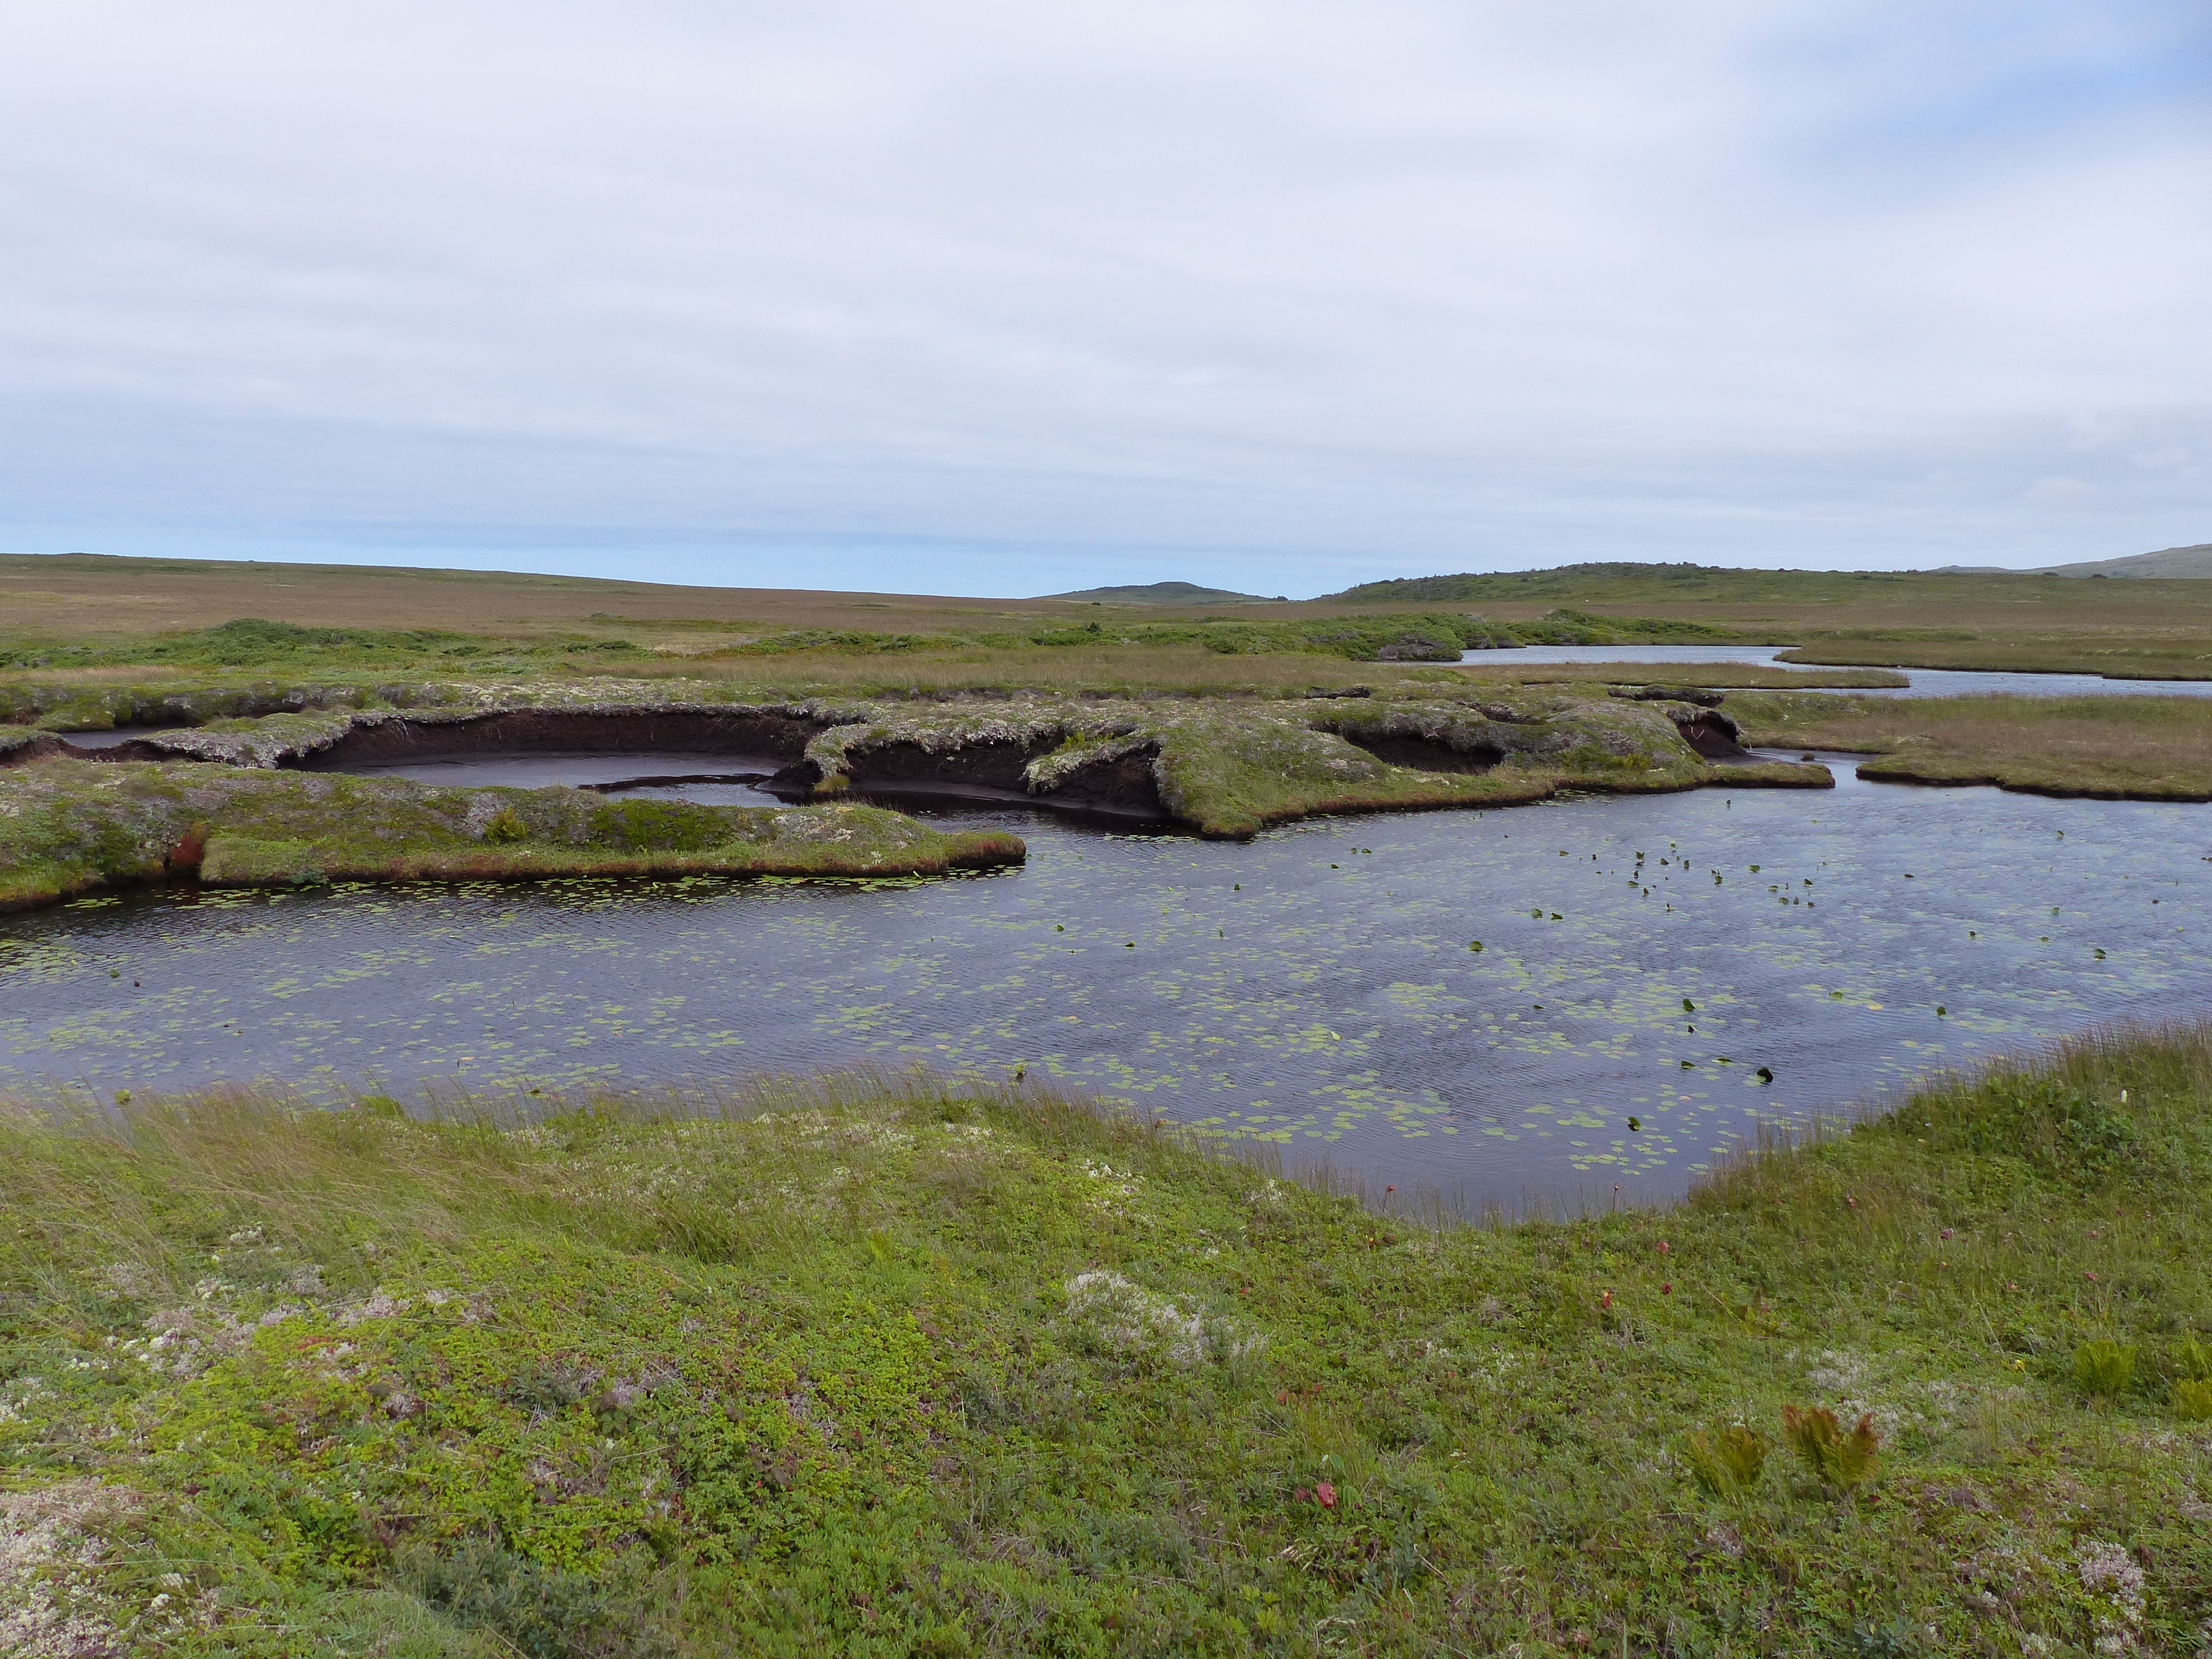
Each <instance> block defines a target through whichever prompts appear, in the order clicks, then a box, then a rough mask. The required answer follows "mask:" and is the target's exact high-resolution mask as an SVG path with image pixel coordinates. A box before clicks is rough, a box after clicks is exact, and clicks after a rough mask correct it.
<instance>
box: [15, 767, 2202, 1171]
mask: <svg viewBox="0 0 2212 1659" xmlns="http://www.w3.org/2000/svg"><path fill="white" fill-rule="evenodd" d="M1839 777H1840V779H1841V787H1838V789H1837V790H1835V791H1834V792H1832V793H1826V792H1823V793H1810V792H1796V791H1757V790H1738V791H1734V792H1729V791H1723V790H1707V791H1704V792H1700V793H1692V794H1685V795H1668V796H1659V797H1654V798H1648V799H1583V800H1571V801H1565V802H1561V803H1556V804H1553V805H1546V806H1539V807H1525V808H1520V809H1515V810H1509V811H1485V812H1439V813H1428V814H1419V815H1406V816H1397V817H1368V818H1360V819H1343V820H1334V821H1329V822H1324V823H1310V824H1305V825H1301V826H1298V827H1297V828H1293V829H1285V830H1282V831H1279V832H1275V833H1273V834H1270V835H1268V836H1263V837H1262V838H1261V840H1260V841H1258V842H1255V843H1254V844H1251V845H1246V846H1239V845H1233V844H1225V843H1216V842H1199V841H1194V840H1190V839H1187V838H1184V837H1181V836H1115V835H1109V834H1105V833H1102V832H1100V831H1099V830H1097V829H1093V828H1090V827H1086V826H1080V825H1072V824H1069V823H1065V822H1060V821H1055V820H1054V819H1051V818H1049V817H1044V816H1042V815H1018V816H1015V817H1012V823H1013V824H1014V827H1016V828H1018V829H1020V830H1021V832H1022V833H1023V834H1024V836H1027V837H1028V838H1029V842H1030V863H1029V865H1028V866H1027V867H1026V868H1025V869H1022V870H1018V871H1012V872H1003V873H995V874H990V875H979V876H973V877H968V878H957V879H949V880H936V881H916V882H905V881H894V882H867V883H859V882H841V883H807V882H778V881H763V882H737V881H729V880H723V879H690V880H677V881H665V882H605V881H571V882H562V883H552V884H544V885H540V886H506V885H496V884H477V885H469V886H461V887H441V886H422V887H413V888H378V887H368V886H358V887H340V888H337V889H326V890H319V891H311V892H301V893H287V894H264V893H221V894H216V893H209V894H204V895H201V894H195V893H193V892H191V891H188V890H160V891H150V892H144V893H139V894H134V895H129V896H112V897H102V898H97V899H91V900H87V901H82V902H77V903H75V904H71V905H68V906H65V907H63V908H57V909H53V910H49V911H43V912H37V913H33V914H31V915H22V916H16V917H12V918H0V1077H9V1076H12V1077H13V1078H14V1079H15V1080H16V1081H17V1082H19V1083H37V1084H44V1085H53V1084H61V1085H70V1084H71V1083H73V1082H82V1083H83V1084H85V1085H88V1086H91V1087H93V1088H95V1089H97V1090H98V1091H103V1092H105V1091H112V1090H113V1089H115V1088H118V1087H126V1086H127V1087H131V1088H133V1089H145V1088H148V1087H181V1086H187V1085H196V1084H202V1083H205V1082H209V1081H210V1080H215V1079H227V1078H257V1077H271V1078H280V1079H288V1080H292V1081H295V1082H305V1083H307V1084H308V1085H317V1086H325V1087H332V1086H335V1085H339V1084H342V1083H357V1082H360V1081H362V1080H365V1079H381V1080H383V1081H385V1082H386V1083H388V1084H390V1085H395V1086H398V1087H401V1088H403V1089H404V1088H405V1087H406V1086H408V1085H419V1084H421V1083H422V1082H424V1081H426V1080H429V1079H436V1080H441V1081H446V1082H450V1081H453V1080H454V1079H462V1080H465V1081H468V1082H471V1083H476V1084H484V1085H494V1084H504V1083H507V1082H509V1081H512V1080H518V1079H520V1080H528V1081H532V1082H535V1081H539V1080H561V1081H577V1080H583V1079H592V1078H602V1077H603V1078H610V1079H623V1080H629V1081H652V1080H655V1079H681V1078H684V1077H689V1076H698V1075H702V1074H706V1075H717V1076H722V1075H728V1074H732V1073H741V1072H744V1071H749V1070H755V1069H784V1068H798V1067H811V1066H817V1065H822V1064H838V1063H850V1062H866V1061H872V1062H878V1063H886V1064H890V1065H898V1064H902V1063H908V1062H912V1061H922V1062H926V1063H927V1064H929V1065H931V1066H936V1067H939V1068H943V1069H946V1070H962V1069H968V1070H975V1071H981V1072H985V1073H992V1074H994V1075H996V1074H1003V1073H1005V1072H1006V1070H1008V1069H1009V1068H1012V1067H1013V1066H1027V1067H1029V1068H1030V1071H1031V1073H1032V1075H1036V1074H1040V1073H1041V1074H1044V1075H1048V1076H1053V1077H1057V1078H1060V1079H1066V1080H1068V1081H1070V1082H1072V1083H1074V1084H1077V1085H1082V1086H1084V1087H1086V1088H1090V1089H1092V1090H1095V1091H1100V1092H1103V1093H1105V1094H1108V1095H1112V1096H1116V1097H1121V1098H1123V1099H1125V1100H1128V1101H1131V1102H1133V1103H1139V1104H1141V1105H1142V1106H1144V1107H1145V1108H1146V1109H1151V1110H1153V1111H1156V1112H1158V1113H1159V1114H1161V1115H1168V1116H1171V1117H1175V1118H1178V1119H1182V1120H1185V1121H1193V1122H1196V1123H1200V1124H1202V1125H1204V1126H1206V1127H1208V1128H1210V1129H1213V1130H1218V1131H1219V1132H1221V1133H1232V1134H1239V1135H1255V1136H1265V1137H1269V1138H1273V1139H1278V1140H1280V1141H1284V1142H1285V1143H1287V1145H1286V1146H1285V1151H1286V1152H1290V1153H1291V1155H1292V1156H1293V1157H1295V1156H1297V1155H1298V1154H1300V1153H1316V1152H1326V1154H1327V1155H1328V1157H1329V1158H1331V1159H1333V1160H1334V1162H1336V1163H1337V1164H1340V1165H1346V1166H1352V1167H1354V1168H1357V1169H1358V1170H1361V1171H1363V1172H1364V1173H1365V1174H1367V1175H1368V1176H1370V1178H1372V1179H1376V1180H1379V1181H1383V1182H1398V1183H1401V1184H1407V1183H1429V1184H1434V1185H1438V1186H1442V1187H1444V1188H1449V1189H1454V1190H1456V1191H1458V1192H1460V1193H1461V1194H1463V1195H1465V1196H1466V1197H1468V1199H1469V1200H1474V1201H1480V1200H1484V1199H1492V1198H1494V1199H1498V1200H1504V1201H1506V1202H1509V1203H1510V1202H1516V1201H1518V1200H1522V1198H1524V1197H1526V1196H1528V1195H1529V1194H1537V1193H1544V1194H1590V1193H1593V1192H1595V1193H1596V1194H1606V1193H1607V1191H1608V1189H1609V1188H1610V1187H1611V1185H1612V1184H1613V1183H1615V1182H1618V1183H1620V1185H1621V1187H1622V1188H1623V1189H1624V1192H1625V1193H1626V1194H1629V1195H1632V1196H1635V1197H1650V1196H1658V1195H1662V1194H1666V1193H1670V1192H1674V1191H1676V1190H1679V1189H1680V1188H1681V1187H1682V1186H1683V1185H1684V1184H1685V1183H1686V1182H1687V1181H1688V1180H1689V1179H1690V1178H1691V1176H1692V1174H1693V1173H1694V1171H1696V1170H1698V1169H1699V1167H1700V1166H1702V1165H1704V1164H1707V1163H1708V1162H1709V1161H1710V1160H1711V1158H1712V1157H1713V1156H1714V1154H1715V1152H1717V1151H1718V1150H1720V1149H1722V1148H1724V1147H1726V1146H1728V1145H1729V1143H1730V1141H1731V1139H1732V1137H1735V1136H1736V1135H1738V1134H1740V1133H1743V1132H1744V1131H1745V1130H1746V1129H1747V1127H1748V1126H1750V1125H1751V1124H1752V1123H1753V1121H1755V1119H1756V1118H1757V1117H1758V1116H1759V1115H1762V1114H1769V1115H1785V1114H1805V1113H1808V1112H1811V1111H1814V1110H1817V1109H1821V1108H1823V1107H1831V1108H1832V1107H1835V1106H1838V1105H1841V1104H1844V1103H1850V1102H1853V1101H1864V1100H1868V1099H1871V1098H1874V1097H1878V1096H1879V1095H1880V1094H1881V1093H1882V1092H1883V1091H1886V1090H1887V1089H1890V1088H1892V1087H1893V1086H1894V1085H1899V1084H1901V1083H1903V1082H1905V1080H1906V1079H1910V1078H1911V1077H1913V1076H1915V1075H1917V1074H1918V1073H1923V1072H1924V1071H1926V1070H1928V1069H1929V1068H1930V1067H1934V1066H1942V1065H1944V1064H1947V1063H1951V1062H1957V1061H1962V1060H1971V1059H1972V1058H1973V1057H1974V1056H1976V1055H1978V1054H1985V1053H1988V1052H1990V1051H1993V1050H1997V1049H2003V1048H2015V1047H2019V1046H2021V1045H2024V1044H2027V1043H2030V1042H2033V1041H2035V1040H2037V1039H2039V1038H2043V1037H2047V1036H2052V1035H2055V1034H2058V1033H2063V1032H2067V1031H2071V1030H2079V1029H2081V1028H2082V1027H2084V1026H2086V1025H2088V1024H2093V1023H2095V1022H2098V1021H2100V1020H2104V1019H2108V1018H2114V1017H2118V1016H2125V1015H2135V1016H2143V1017H2156V1016H2162V1015H2166V1014H2173V1013H2186V1012H2197V1011H2200V1010H2202V1009H2203V1006H2205V1004H2206V1001H2207V994H2208V992H2212V954H2208V951H2207V949H2206V945H2207V938H2206V921H2207V915H2208V911H2207V902H2208V900H2212V862H2207V856H2208V855H2209V854H2212V816H2208V809H2207V808H2205V807H2202V806H2167V805H2141V804H2130V803H2109V802H2088V801H2054V800H2043V799H2036V798H2034V797H2031V796H2022V795H2008V794H2002V793H1997V792H1996V791H1994V790H1980V789H1975V790H1929V789H1915V788H1910V787H1895V786H1881V785H1874V784H1863V783H1859V782H1857V781H1855V780H1853V779H1852V778H1851V777H1850V774H1849V770H1848V768H1844V769H1840V770H1839ZM514 781H523V780H521V779H520V778H518V779H516V780H514ZM684 790H685V793H691V794H693V795H694V796H695V798H696V797H697V796H698V795H700V794H702V793H710V792H711V793H713V794H714V795H715V796H718V797H720V798H726V799H737V798H741V797H743V796H744V795H745V794H746V793H748V792H745V791H744V789H743V787H742V786H735V785H715V784H707V785H695V786H685V787H684ZM724 791H726V792H727V793H726V794H724V793H722V792H724ZM988 821H990V822H994V823H1008V822H1009V821H1010V820H1009V817H1008V816H1007V815H1005V814H994V815H993V816H992V817H991V818H990V819H989V820H988ZM1639 853H1640V854H1643V855H1644V856H1643V858H1642V860H1641V861H1640V862H1639V860H1638V854H1639ZM1639 872H1640V873H1639ZM1475 941H1480V944H1481V947H1482V948H1481V949H1480V951H1476V950H1474V949H1472V948H1470V947H1471V945H1473V944H1474V942H1475ZM1686 1003H1687V1004H1689V1005H1693V1006H1685V1005H1686ZM1939 1004H1940V1005H1942V1006H1943V1007H1944V1008H1945V1009H1947V1010H1948V1012H1945V1013H1942V1014H1939V1013H1938V1012H1937V1008H1938V1005H1939ZM1685 1062H1687V1063H1686V1064H1685ZM1759 1066H1766V1067H1768V1068H1770V1069H1771V1071H1772V1073H1773V1074H1774V1079H1773V1082H1772V1084H1771V1085H1765V1084H1762V1083H1761V1082H1759V1079H1757V1077H1756V1075H1755V1072H1756V1068H1758V1067H1759Z"/></svg>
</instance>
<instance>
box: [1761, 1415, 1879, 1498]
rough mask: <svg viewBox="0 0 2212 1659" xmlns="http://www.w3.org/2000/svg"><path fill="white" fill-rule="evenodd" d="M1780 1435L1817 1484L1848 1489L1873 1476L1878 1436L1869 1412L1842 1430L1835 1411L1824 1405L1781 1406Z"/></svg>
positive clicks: (1863, 1483)
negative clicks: (1846, 1429) (1852, 1425)
mask: <svg viewBox="0 0 2212 1659" xmlns="http://www.w3.org/2000/svg"><path fill="white" fill-rule="evenodd" d="M1782 1437H1783V1438H1784V1440H1786V1441H1788V1442H1789V1443H1790V1450H1792V1451H1794V1452H1796V1454H1797V1455H1798V1456H1799V1457H1800V1458H1802V1460H1804V1463H1805V1467H1806V1468H1808V1469H1810V1470H1811V1471H1812V1472H1813V1474H1814V1476H1815V1477H1816V1478H1817V1479H1818V1480H1820V1484H1821V1485H1823V1486H1833V1487H1835V1488H1837V1489H1838V1491H1841V1492H1850V1491H1853V1490H1854V1489H1856V1488H1857V1487H1859V1486H1864V1485H1865V1484H1866V1483H1867V1482H1868V1481H1869V1480H1872V1479H1873V1478H1874V1472H1875V1464H1876V1463H1877V1462H1879V1461H1880V1451H1881V1438H1880V1437H1878V1436H1877V1435H1876V1434H1875V1431H1874V1418H1873V1416H1872V1414H1871V1413H1869V1415H1867V1416H1864V1417H1862V1418H1860V1419H1859V1420H1858V1425H1857V1427H1856V1428H1853V1429H1851V1430H1850V1431H1845V1430H1844V1426H1843V1425H1842V1424H1840V1423H1838V1422H1837V1421H1836V1414H1835V1413H1833V1412H1832V1411H1830V1410H1828V1409H1827V1408H1826V1407H1824V1406H1814V1407H1810V1408H1809V1409H1806V1410H1802V1411H1801V1410H1800V1409H1799V1408H1798V1407H1795V1406H1784V1407H1783V1408H1782Z"/></svg>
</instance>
